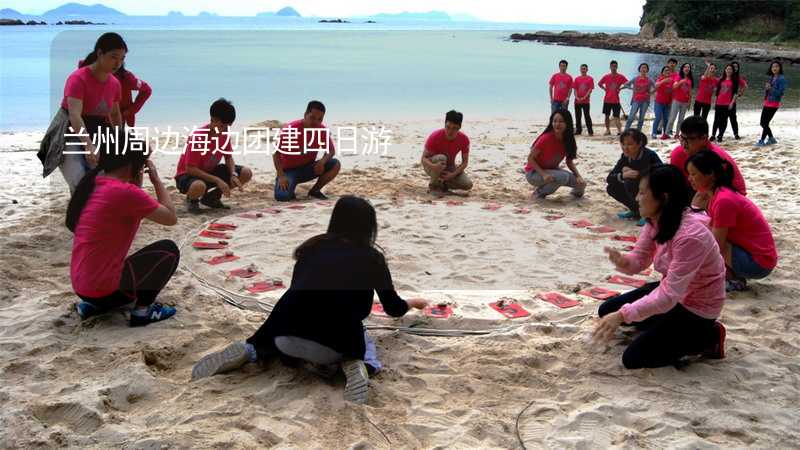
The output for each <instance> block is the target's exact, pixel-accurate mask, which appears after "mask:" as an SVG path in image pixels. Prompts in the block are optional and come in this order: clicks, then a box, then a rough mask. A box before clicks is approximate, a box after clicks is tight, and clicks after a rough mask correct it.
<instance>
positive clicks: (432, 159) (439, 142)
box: [420, 110, 472, 191]
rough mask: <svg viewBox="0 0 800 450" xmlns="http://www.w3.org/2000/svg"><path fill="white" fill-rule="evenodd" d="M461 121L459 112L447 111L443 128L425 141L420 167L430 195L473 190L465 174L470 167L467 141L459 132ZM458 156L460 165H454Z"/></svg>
mask: <svg viewBox="0 0 800 450" xmlns="http://www.w3.org/2000/svg"><path fill="white" fill-rule="evenodd" d="M463 120H464V115H463V114H461V113H460V112H458V111H452V110H451V111H448V112H447V114H445V117H444V128H441V129H438V130H436V131H434V132H433V133H431V135H430V136H428V139H427V140H426V141H425V151H424V152H423V153H422V159H421V160H420V163H421V164H422V168H423V169H424V170H425V173H426V174H427V175H428V176H429V177H431V179H430V182H428V189H429V190H430V191H447V190H450V189H457V190H464V191H468V190H470V189H472V180H470V179H469V177H468V176H467V174H465V173H464V170H465V169H466V168H467V165H469V138H468V137H467V135H466V134H464V133H462V132H461V131H460V130H461V123H462V121H463ZM459 153H461V163H460V164H459V165H456V155H458V154H459Z"/></svg>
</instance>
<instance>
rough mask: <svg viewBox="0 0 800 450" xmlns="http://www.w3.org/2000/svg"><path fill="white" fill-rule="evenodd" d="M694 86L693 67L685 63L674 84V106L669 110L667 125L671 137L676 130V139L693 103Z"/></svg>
mask: <svg viewBox="0 0 800 450" xmlns="http://www.w3.org/2000/svg"><path fill="white" fill-rule="evenodd" d="M692 86H694V75H692V65H691V64H689V63H684V64H683V65H681V68H680V70H679V71H678V80H677V81H675V82H674V83H673V84H672V106H671V107H670V108H669V124H667V134H668V135H671V134H672V130H673V129H675V139H677V138H678V134H679V129H680V127H681V122H683V118H684V117H685V116H686V111H688V110H689V103H690V102H691V101H692ZM675 119H678V126H675Z"/></svg>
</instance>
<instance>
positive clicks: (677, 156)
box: [669, 142, 747, 195]
mask: <svg viewBox="0 0 800 450" xmlns="http://www.w3.org/2000/svg"><path fill="white" fill-rule="evenodd" d="M709 150H711V151H712V152H714V153H716V154H717V155H719V157H720V158H722V159H724V160H725V161H728V162H729V163H730V165H731V167H732V168H733V187H735V188H736V190H737V191H739V192H740V193H741V194H742V195H747V189H746V188H745V184H744V177H743V176H742V172H740V171H739V166H737V165H736V161H734V160H733V158H732V157H731V155H729V154H728V152H726V151H725V150H723V149H722V148H720V147H717V146H716V145H715V144H714V143H713V142H709ZM688 160H689V154H688V153H686V149H684V148H683V146H682V145H679V146H677V147H675V149H674V150H672V153H671V154H670V155H669V163H670V164H672V165H673V166H675V167H677V168H678V169H680V170H681V172H683V176H684V177H686V180H687V181H686V182H687V183H688V182H689V181H688V180H689V173H688V172H687V171H686V161H688Z"/></svg>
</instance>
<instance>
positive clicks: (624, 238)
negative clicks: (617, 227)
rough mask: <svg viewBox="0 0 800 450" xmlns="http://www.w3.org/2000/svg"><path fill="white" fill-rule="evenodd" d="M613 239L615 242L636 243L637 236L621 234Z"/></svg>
mask: <svg viewBox="0 0 800 450" xmlns="http://www.w3.org/2000/svg"><path fill="white" fill-rule="evenodd" d="M611 239H613V240H615V241H622V242H636V239H637V238H636V236H622V235H620V234H615V235H614V236H612V237H611Z"/></svg>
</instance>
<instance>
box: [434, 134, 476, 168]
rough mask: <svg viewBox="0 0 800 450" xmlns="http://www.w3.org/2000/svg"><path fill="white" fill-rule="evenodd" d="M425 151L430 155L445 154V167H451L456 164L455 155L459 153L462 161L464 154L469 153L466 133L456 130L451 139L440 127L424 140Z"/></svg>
mask: <svg viewBox="0 0 800 450" xmlns="http://www.w3.org/2000/svg"><path fill="white" fill-rule="evenodd" d="M425 151H426V152H428V153H429V154H430V155H431V156H433V155H445V156H447V167H448V168H453V167H455V165H456V155H457V154H459V153H461V159H462V161H463V159H464V156H466V155H468V154H469V138H468V137H467V135H466V134H464V133H462V132H460V131H459V132H458V134H456V137H455V139H453V140H452V141H450V140H448V139H447V133H446V132H445V131H444V128H440V129H438V130H436V131H434V132H433V133H431V135H430V136H428V139H427V140H426V141H425Z"/></svg>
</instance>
